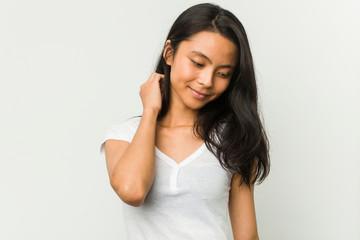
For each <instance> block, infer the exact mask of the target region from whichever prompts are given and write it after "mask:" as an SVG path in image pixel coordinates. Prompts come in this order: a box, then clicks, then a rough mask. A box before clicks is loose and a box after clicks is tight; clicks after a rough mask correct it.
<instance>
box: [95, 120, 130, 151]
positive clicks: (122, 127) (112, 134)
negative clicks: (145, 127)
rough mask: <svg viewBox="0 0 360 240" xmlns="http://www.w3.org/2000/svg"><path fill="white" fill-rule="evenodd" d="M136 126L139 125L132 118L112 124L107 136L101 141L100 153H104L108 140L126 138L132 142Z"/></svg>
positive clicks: (125, 139)
mask: <svg viewBox="0 0 360 240" xmlns="http://www.w3.org/2000/svg"><path fill="white" fill-rule="evenodd" d="M136 128H137V127H136V124H135V122H134V121H131V120H126V121H124V122H121V123H118V124H113V125H111V126H110V127H109V128H108V129H107V131H106V133H105V136H104V138H103V140H102V142H101V145H100V154H103V152H104V150H105V142H106V140H109V139H114V140H124V141H127V142H131V141H132V139H133V137H134V135H135V132H136Z"/></svg>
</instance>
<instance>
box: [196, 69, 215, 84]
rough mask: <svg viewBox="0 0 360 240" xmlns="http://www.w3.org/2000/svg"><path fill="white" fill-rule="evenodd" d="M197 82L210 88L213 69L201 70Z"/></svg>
mask: <svg viewBox="0 0 360 240" xmlns="http://www.w3.org/2000/svg"><path fill="white" fill-rule="evenodd" d="M198 82H199V84H201V85H203V86H204V87H206V88H210V87H211V86H212V85H213V71H212V70H211V69H207V70H203V71H202V73H201V74H200V76H199V80H198Z"/></svg>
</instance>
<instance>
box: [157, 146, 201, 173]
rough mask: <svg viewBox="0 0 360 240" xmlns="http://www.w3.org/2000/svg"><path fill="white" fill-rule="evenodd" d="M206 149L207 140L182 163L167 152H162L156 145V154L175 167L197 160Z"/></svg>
mask: <svg viewBox="0 0 360 240" xmlns="http://www.w3.org/2000/svg"><path fill="white" fill-rule="evenodd" d="M205 149H206V145H205V142H204V143H203V144H202V145H201V146H200V147H199V148H198V149H197V150H196V151H195V152H193V153H192V154H191V155H190V156H188V157H187V158H185V159H184V160H182V161H181V162H180V163H177V162H176V161H175V160H174V159H172V158H171V157H169V156H168V155H166V154H165V153H163V152H161V151H160V150H159V149H158V148H157V147H156V146H155V154H156V155H157V156H158V157H159V158H160V159H163V160H164V161H165V162H167V163H168V164H170V165H171V166H173V167H183V166H185V165H186V164H188V163H190V162H192V161H193V160H195V159H196V158H197V157H198V156H200V154H201V153H202V152H203V151H204V150H205Z"/></svg>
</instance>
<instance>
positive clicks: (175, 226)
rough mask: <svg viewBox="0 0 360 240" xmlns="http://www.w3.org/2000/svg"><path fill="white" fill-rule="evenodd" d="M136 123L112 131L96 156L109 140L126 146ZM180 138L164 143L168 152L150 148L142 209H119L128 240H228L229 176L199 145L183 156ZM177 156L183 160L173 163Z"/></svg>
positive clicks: (137, 119)
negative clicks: (151, 162)
mask: <svg viewBox="0 0 360 240" xmlns="http://www.w3.org/2000/svg"><path fill="white" fill-rule="evenodd" d="M139 122H140V118H133V119H130V120H127V121H124V122H123V123H120V124H115V125H113V126H111V127H110V129H109V130H108V131H107V133H106V136H105V138H104V140H103V144H102V146H101V150H103V149H104V146H105V144H104V142H105V141H107V140H109V139H112V140H114V141H126V142H128V143H130V142H131V141H132V139H133V136H134V134H135V132H136V130H137V128H138V126H139ZM160 131H161V130H160ZM160 131H159V132H160ZM181 138H182V136H181V135H179V136H176V135H174V137H173V138H172V139H171V140H170V139H168V141H170V142H172V143H171V144H166V142H164V144H163V145H161V146H167V148H161V147H160V145H157V146H155V177H154V180H153V183H152V186H151V188H150V190H149V192H148V193H147V194H146V197H145V199H144V201H143V203H142V204H141V205H140V206H132V205H129V204H123V216H124V220H125V226H126V230H127V235H128V239H134V240H141V239H159V240H162V239H164V240H165V239H166V240H167V239H218V240H221V239H223V240H226V239H230V236H231V231H230V221H229V210H228V203H229V193H230V188H231V179H232V174H231V173H230V172H228V171H227V170H225V169H223V168H222V167H221V165H220V164H219V161H218V160H217V158H216V157H215V156H214V155H213V154H212V153H211V152H210V151H209V150H208V149H207V148H206V146H205V144H204V143H201V142H200V145H192V146H194V147H195V148H194V149H193V150H191V152H188V155H183V153H184V148H183V146H182V145H181V143H180V144H179V145H177V144H176V142H177V141H178V142H180V140H179V139H181ZM161 139H163V140H164V139H165V138H161ZM172 144H175V145H172ZM165 149H168V150H169V149H172V151H168V152H167V151H165ZM181 150H183V151H181ZM174 153H175V154H174ZM176 153H178V154H179V155H183V156H184V157H183V158H181V159H179V158H174V157H173V156H176Z"/></svg>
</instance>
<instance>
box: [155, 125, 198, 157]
mask: <svg viewBox="0 0 360 240" xmlns="http://www.w3.org/2000/svg"><path fill="white" fill-rule="evenodd" d="M192 131H193V130H192V127H181V128H176V129H171V130H169V129H166V128H159V127H157V128H156V136H155V146H156V148H157V149H158V150H159V151H161V152H162V153H164V154H165V155H167V156H168V157H169V158H171V159H172V160H173V161H175V162H176V163H178V164H180V163H181V162H182V161H183V160H185V159H186V158H188V157H189V156H190V155H191V154H193V153H194V152H196V151H197V150H198V149H199V148H200V147H201V146H202V145H203V144H204V140H202V139H199V138H196V137H195V135H194V133H193V132H192Z"/></svg>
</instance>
